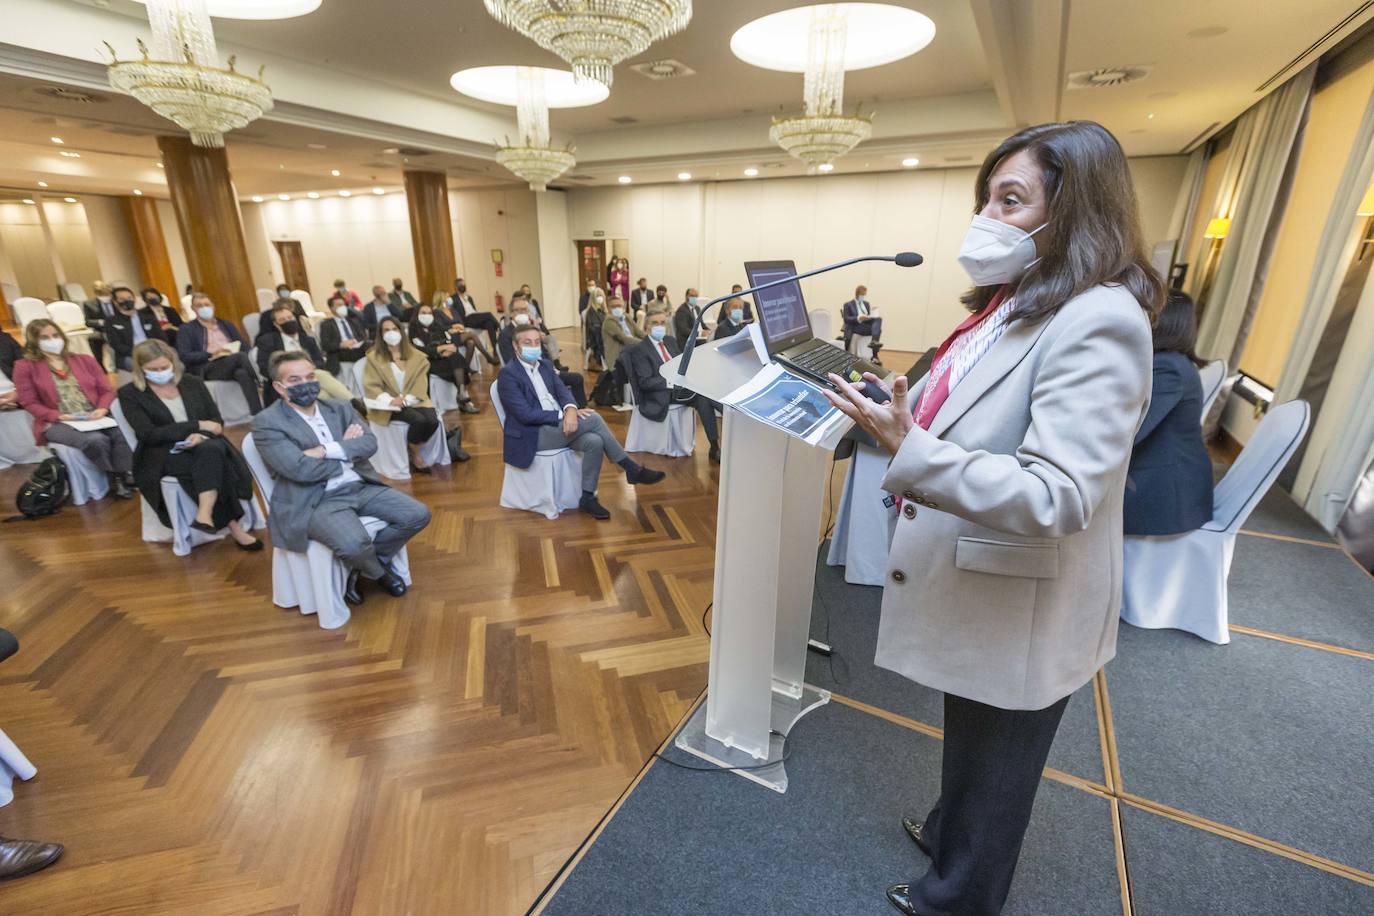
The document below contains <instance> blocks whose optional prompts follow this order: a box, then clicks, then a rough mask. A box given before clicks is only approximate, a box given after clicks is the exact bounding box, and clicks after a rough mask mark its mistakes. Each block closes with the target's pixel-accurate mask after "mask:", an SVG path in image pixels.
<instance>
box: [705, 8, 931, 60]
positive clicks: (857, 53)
mask: <svg viewBox="0 0 1374 916" xmlns="http://www.w3.org/2000/svg"><path fill="white" fill-rule="evenodd" d="M827 6H829V5H828V4H827ZM836 9H838V10H840V11H842V12H843V14H844V19H845V34H846V40H845V46H844V69H846V70H863V69H864V68H866V67H877V66H880V65H882V64H890V63H892V62H893V61H894V60H901V59H902V58H903V57H909V56H910V55H912V54H915V53H916V52H917V51H919V50H921V49H922V48H924V47H925V46H926V45H928V44H930V42H931V39H933V38H934V37H935V23H934V22H932V21H931V20H930V17H929V16H926V15H925V14H923V13H918V12H916V11H915V10H908V9H902V8H901V7H898V6H891V5H889V4H886V3H844V4H837V5H836ZM816 11H817V8H816V7H814V6H802V7H797V8H794V9H789V10H782V11H781V12H777V13H771V14H769V15H767V16H764V17H762V18H760V19H755V20H754V21H753V22H750V23H748V24H746V25H744V26H741V27H740V28H739V29H738V30H737V31H736V32H735V34H733V35H731V36H730V50H731V51H732V52H733V53H734V55H735V56H736V57H738V58H739V59H740V60H742V61H744V62H745V63H746V64H753V65H754V66H755V67H763V68H764V69H766V70H781V71H783V72H785V73H805V72H806V59H807V54H808V49H809V48H810V46H811V41H810V32H811V18H812V16H813V15H814V14H815V12H816Z"/></svg>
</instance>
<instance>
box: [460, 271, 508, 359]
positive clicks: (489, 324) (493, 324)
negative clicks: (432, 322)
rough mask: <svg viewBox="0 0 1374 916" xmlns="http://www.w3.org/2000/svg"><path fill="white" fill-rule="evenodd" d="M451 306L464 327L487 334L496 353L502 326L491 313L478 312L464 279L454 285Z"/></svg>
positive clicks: (492, 349) (491, 347)
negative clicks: (497, 340) (497, 336)
mask: <svg viewBox="0 0 1374 916" xmlns="http://www.w3.org/2000/svg"><path fill="white" fill-rule="evenodd" d="M450 304H451V305H452V306H453V312H454V315H455V316H457V318H458V320H459V321H461V322H462V323H463V326H464V327H467V328H475V329H477V330H479V331H485V332H486V335H487V341H488V343H489V344H490V349H491V351H492V352H493V353H495V352H496V335H497V334H500V333H501V325H500V323H499V322H498V321H497V320H496V316H495V315H493V314H492V313H491V312H479V311H477V306H476V304H475V303H473V301H472V296H470V295H468V285H467V284H466V283H464V282H463V278H462V277H459V278H458V279H457V280H455V281H454V283H453V297H452V299H451V300H450Z"/></svg>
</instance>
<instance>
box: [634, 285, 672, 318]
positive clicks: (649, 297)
mask: <svg viewBox="0 0 1374 916" xmlns="http://www.w3.org/2000/svg"><path fill="white" fill-rule="evenodd" d="M663 292H664V294H667V292H668V290H667V288H666V287H665V288H664V290H663ZM653 301H654V294H653V291H652V290H651V289H649V281H648V280H647V279H645V278H644V277H640V278H639V281H638V282H637V283H636V284H635V288H634V289H632V290H630V311H631V312H632V313H636V314H637V313H639V312H643V311H646V310H647V309H648V308H649V303H650V302H653Z"/></svg>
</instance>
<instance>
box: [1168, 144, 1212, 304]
mask: <svg viewBox="0 0 1374 916" xmlns="http://www.w3.org/2000/svg"><path fill="white" fill-rule="evenodd" d="M1210 149H1211V144H1210V142H1209V143H1204V144H1202V145H1201V146H1199V147H1198V148H1197V149H1195V150H1193V154H1192V155H1191V156H1189V157H1188V167H1187V169H1185V170H1184V172H1183V183H1182V184H1181V185H1180V186H1179V189H1178V198H1177V199H1176V200H1175V201H1174V212H1173V215H1172V216H1171V217H1170V219H1169V233H1168V235H1166V236H1165V238H1169V239H1173V240H1174V257H1173V263H1174V264H1177V263H1178V260H1179V256H1180V255H1181V254H1183V252H1182V251H1180V250H1179V249H1180V246H1182V245H1186V244H1188V228H1189V227H1190V226H1192V225H1193V218H1194V217H1195V216H1196V215H1197V205H1198V200H1199V198H1201V197H1202V183H1203V179H1204V178H1206V176H1207V159H1208V150H1210ZM1170 266H1172V264H1171V265H1170ZM1164 279H1166V280H1167V279H1168V277H1165V278H1164Z"/></svg>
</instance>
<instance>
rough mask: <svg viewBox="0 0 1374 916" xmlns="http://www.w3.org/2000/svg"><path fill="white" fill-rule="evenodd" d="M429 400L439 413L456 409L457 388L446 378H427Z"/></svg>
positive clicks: (433, 376)
mask: <svg viewBox="0 0 1374 916" xmlns="http://www.w3.org/2000/svg"><path fill="white" fill-rule="evenodd" d="M429 398H430V400H432V401H433V402H434V409H435V410H437V411H439V413H441V414H442V413H444V412H445V411H449V410H457V409H458V386H457V385H455V384H453V383H452V382H450V381H449V380H448V379H446V378H439V377H438V376H435V375H431V376H430V377H429Z"/></svg>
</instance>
